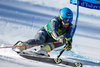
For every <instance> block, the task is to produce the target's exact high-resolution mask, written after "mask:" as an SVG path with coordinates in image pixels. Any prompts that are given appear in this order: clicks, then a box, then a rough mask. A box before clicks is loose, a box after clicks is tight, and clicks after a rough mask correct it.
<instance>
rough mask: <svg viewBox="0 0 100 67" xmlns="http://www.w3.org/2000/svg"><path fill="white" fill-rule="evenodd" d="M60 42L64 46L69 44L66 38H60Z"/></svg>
mask: <svg viewBox="0 0 100 67" xmlns="http://www.w3.org/2000/svg"><path fill="white" fill-rule="evenodd" d="M59 41H60V42H61V43H63V44H66V43H67V38H65V37H60V38H59Z"/></svg>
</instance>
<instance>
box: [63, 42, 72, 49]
mask: <svg viewBox="0 0 100 67" xmlns="http://www.w3.org/2000/svg"><path fill="white" fill-rule="evenodd" d="M65 49H66V50H67V51H69V50H71V49H72V45H71V42H70V41H68V42H67V43H66V47H65Z"/></svg>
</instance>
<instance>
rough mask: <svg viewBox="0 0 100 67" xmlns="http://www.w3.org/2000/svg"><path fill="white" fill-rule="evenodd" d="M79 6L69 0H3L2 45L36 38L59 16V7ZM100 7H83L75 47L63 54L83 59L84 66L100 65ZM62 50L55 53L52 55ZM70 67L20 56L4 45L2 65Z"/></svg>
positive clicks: (0, 5)
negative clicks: (49, 22) (37, 33)
mask: <svg viewBox="0 0 100 67" xmlns="http://www.w3.org/2000/svg"><path fill="white" fill-rule="evenodd" d="M63 7H69V8H70V9H72V11H73V13H74V21H73V24H74V23H75V17H76V16H75V15H76V6H75V5H72V4H70V2H69V0H59V1H58V0H0V47H3V46H12V45H13V44H15V43H16V42H17V41H18V40H21V41H26V40H28V39H32V38H34V36H35V34H36V32H37V31H38V30H39V29H40V28H41V27H42V26H43V25H45V24H47V23H48V21H50V19H52V18H53V17H54V16H57V15H58V13H59V9H61V8H63ZM99 51H100V11H98V10H93V9H87V8H84V7H80V15H79V21H78V27H77V30H76V33H75V36H74V39H73V48H72V50H71V51H69V52H67V51H65V52H64V54H63V55H62V58H64V59H66V60H70V61H73V62H81V63H83V65H84V66H83V67H100V52H99ZM58 54H59V52H57V53H53V54H51V55H52V57H55V56H57V55H58ZM41 65H42V67H68V66H64V65H61V64H59V65H52V64H47V63H42V62H37V61H32V60H27V59H25V58H22V57H20V56H19V55H17V54H16V53H15V52H13V51H12V50H11V48H0V67H41Z"/></svg>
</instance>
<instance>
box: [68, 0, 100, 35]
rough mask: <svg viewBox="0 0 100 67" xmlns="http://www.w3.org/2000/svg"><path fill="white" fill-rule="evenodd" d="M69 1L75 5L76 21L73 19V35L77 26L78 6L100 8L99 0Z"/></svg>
mask: <svg viewBox="0 0 100 67" xmlns="http://www.w3.org/2000/svg"><path fill="white" fill-rule="evenodd" d="M70 3H71V4H74V5H77V13H76V21H75V27H74V31H73V36H74V34H75V31H76V28H77V22H78V15H79V6H82V7H85V8H90V9H96V10H100V0H70ZM73 36H72V37H73Z"/></svg>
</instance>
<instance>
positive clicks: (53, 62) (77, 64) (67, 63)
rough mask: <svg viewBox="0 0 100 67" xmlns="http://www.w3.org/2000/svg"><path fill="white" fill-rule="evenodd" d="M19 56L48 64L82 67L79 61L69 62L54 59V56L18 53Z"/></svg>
mask: <svg viewBox="0 0 100 67" xmlns="http://www.w3.org/2000/svg"><path fill="white" fill-rule="evenodd" d="M20 56H22V57H24V58H26V59H30V60H35V61H39V62H45V63H50V64H60V63H61V64H64V65H68V66H72V67H82V64H81V63H74V62H69V61H63V60H61V59H54V58H49V57H36V56H30V55H27V54H20Z"/></svg>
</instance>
